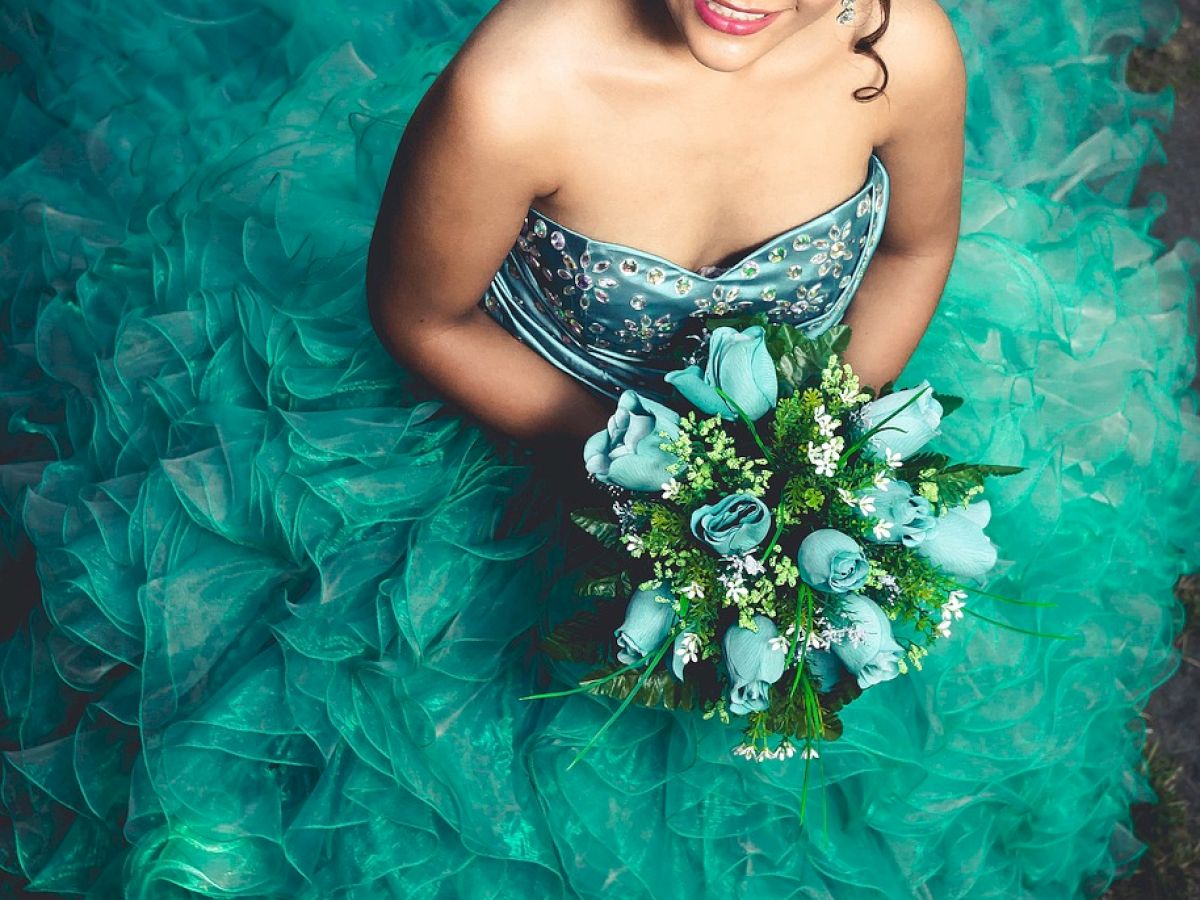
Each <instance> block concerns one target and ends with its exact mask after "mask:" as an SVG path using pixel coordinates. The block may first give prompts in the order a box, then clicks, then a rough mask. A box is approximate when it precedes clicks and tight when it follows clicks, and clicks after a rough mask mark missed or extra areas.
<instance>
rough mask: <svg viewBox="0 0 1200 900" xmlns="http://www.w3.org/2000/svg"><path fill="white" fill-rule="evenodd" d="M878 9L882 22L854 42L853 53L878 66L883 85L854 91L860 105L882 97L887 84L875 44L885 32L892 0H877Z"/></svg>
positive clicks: (889, 17) (886, 77) (871, 85)
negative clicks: (881, 15)
mask: <svg viewBox="0 0 1200 900" xmlns="http://www.w3.org/2000/svg"><path fill="white" fill-rule="evenodd" d="M878 2H879V8H880V10H882V12H883V20H882V21H881V22H880V23H879V27H878V28H876V29H875V30H874V31H872V32H871V33H870V34H866V35H863V36H862V37H861V38H859V39H858V40H857V41H855V42H854V52H855V53H861V54H862V55H863V56H868V57H870V58H871V59H873V60H875V62H876V63H878V64H879V68H880V70H881V71H882V72H883V84H880V85H874V84H870V85H866V86H864V87H860V88H855V89H854V99H855V100H857V101H858V102H860V103H867V102H869V101H871V100H875V99H877V98H878V97H880V96H882V94H883V92H884V90H886V88H887V84H888V67H887V63H885V62H884V61H883V59H882V57H880V55H879V53H878V52H876V50H875V44H877V43H878V42H879V39H880V38H881V37H883V33H884V32H885V31H887V28H888V23H889V22H890V21H891V19H892V0H878Z"/></svg>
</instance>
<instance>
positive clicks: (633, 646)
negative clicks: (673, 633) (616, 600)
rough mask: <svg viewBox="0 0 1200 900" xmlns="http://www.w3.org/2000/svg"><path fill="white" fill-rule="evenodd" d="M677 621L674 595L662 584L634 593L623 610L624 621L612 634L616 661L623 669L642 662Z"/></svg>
mask: <svg viewBox="0 0 1200 900" xmlns="http://www.w3.org/2000/svg"><path fill="white" fill-rule="evenodd" d="M658 597H662V598H664V600H658V599H656V598H658ZM664 601H665V602H664ZM678 618H679V617H678V616H677V615H676V614H675V595H674V594H672V593H671V590H670V588H668V587H667V586H666V585H661V584H660V585H659V586H658V587H656V588H652V589H650V590H641V589H639V590H636V591H634V592H633V596H632V597H630V598H629V606H628V607H627V608H626V610H625V621H624V622H623V623H622V624H621V627H619V628H617V629H616V630H615V631H614V632H613V635H614V636H615V637H616V639H617V647H618V650H617V659H619V660H620V661H621V662H622V663H624V664H625V665H627V666H628V665H631V664H633V663H640V662H643V661H644V660H645V658H646V654H647V653H649V652H650V651H651V650H653V649H654V648H656V647H657V646H658V645H659V644H661V643H662V642H663V641H664V640H665V639H666V637H667V634H668V632H670V630H671V627H672V626H673V625H674V624H675V620H676V619H678Z"/></svg>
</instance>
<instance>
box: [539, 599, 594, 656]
mask: <svg viewBox="0 0 1200 900" xmlns="http://www.w3.org/2000/svg"><path fill="white" fill-rule="evenodd" d="M608 625H609V623H608V617H606V616H604V615H603V614H601V613H597V612H596V611H595V610H583V611H582V612H578V613H576V614H575V615H573V616H572V617H571V618H569V619H567V620H565V621H563V622H560V623H559V624H558V626H557V627H556V628H555V629H554V630H553V631H552V632H550V633H549V634H548V635H546V636H545V637H543V638H542V640H541V647H542V649H543V650H544V651H545V652H546V655H547V656H549V657H551V658H552V659H565V660H573V661H575V662H585V663H592V664H596V663H600V662H602V661H603V660H604V648H605V647H606V646H607V642H606V639H607V638H610V637H611V632H610V630H609V628H608Z"/></svg>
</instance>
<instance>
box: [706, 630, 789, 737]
mask: <svg viewBox="0 0 1200 900" xmlns="http://www.w3.org/2000/svg"><path fill="white" fill-rule="evenodd" d="M753 621H754V624H755V625H756V626H757V630H756V631H752V630H751V629H749V628H742V627H741V626H740V625H733V626H731V627H730V628H729V629H728V630H727V631H726V632H725V639H724V641H723V642H722V647H723V649H724V651H725V667H726V669H728V670H729V681H730V687H729V711H730V712H731V713H734V714H736V715H739V716H744V715H745V714H746V713H749V712H756V711H760V710H764V709H766V708H767V691H768V689H769V688H770V686H771V685H772V684H774V683H775V682H776V681H778V680H779V679H780V677H781V676H782V675H783V664H784V661H785V660H786V659H787V640H786V639H785V638H781V637H780V636H779V629H778V628H776V627H775V623H774V622H772V621H771V620H770V619H768V618H767V617H766V616H755V617H754V619H753Z"/></svg>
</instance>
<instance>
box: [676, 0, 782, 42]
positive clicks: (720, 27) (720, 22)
mask: <svg viewBox="0 0 1200 900" xmlns="http://www.w3.org/2000/svg"><path fill="white" fill-rule="evenodd" d="M694 3H695V7H696V13H697V14H698V15H699V17H700V19H701V21H703V22H704V24H705V25H707V26H709V27H710V28H712V29H714V30H716V31H720V32H723V33H725V34H732V35H747V34H754V33H756V32H759V31H762V29H764V28H766V27H767V26H768V25H769V24H771V22H773V21H775V19H776V18H777V17H778V16H779V12H780V11H779V10H777V11H775V12H767V11H764V10H754V9H739V8H737V7H734V6H728V5H726V4H725V3H719V2H718V0H694Z"/></svg>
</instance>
